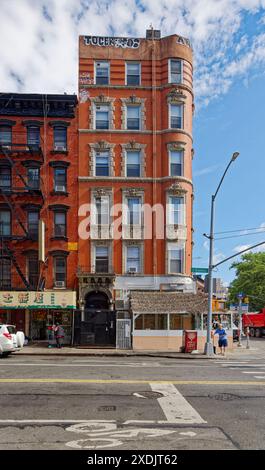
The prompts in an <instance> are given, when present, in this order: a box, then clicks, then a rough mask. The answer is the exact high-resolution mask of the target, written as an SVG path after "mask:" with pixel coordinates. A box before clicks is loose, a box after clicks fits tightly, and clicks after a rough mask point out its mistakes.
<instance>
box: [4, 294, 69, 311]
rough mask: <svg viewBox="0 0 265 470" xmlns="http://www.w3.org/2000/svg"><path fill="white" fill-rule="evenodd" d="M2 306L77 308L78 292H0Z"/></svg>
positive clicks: (12, 307) (13, 307)
mask: <svg viewBox="0 0 265 470" xmlns="http://www.w3.org/2000/svg"><path fill="white" fill-rule="evenodd" d="M0 308H3V309H4V308H8V309H16V308H30V309H31V308H34V309H42V308H64V309H66V308H71V309H73V308H76V292H74V291H68V292H57V291H43V292H34V291H25V292H20V291H10V292H8V291H5V292H0Z"/></svg>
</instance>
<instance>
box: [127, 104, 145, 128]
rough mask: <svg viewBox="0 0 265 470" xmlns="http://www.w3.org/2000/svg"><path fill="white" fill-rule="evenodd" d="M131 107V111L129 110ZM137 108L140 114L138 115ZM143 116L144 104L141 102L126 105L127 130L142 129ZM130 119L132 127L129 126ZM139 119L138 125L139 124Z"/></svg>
mask: <svg viewBox="0 0 265 470" xmlns="http://www.w3.org/2000/svg"><path fill="white" fill-rule="evenodd" d="M129 109H130V111H129ZM135 110H137V111H138V116H136V114H137V113H136V112H135ZM141 117H142V106H141V105H140V104H137V105H135V104H131V105H130V104H127V105H126V116H125V118H126V121H125V122H126V130H130V131H140V130H141ZM129 120H130V124H131V127H129V126H128V122H129ZM137 121H138V126H137Z"/></svg>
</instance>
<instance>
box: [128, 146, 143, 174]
mask: <svg viewBox="0 0 265 470" xmlns="http://www.w3.org/2000/svg"><path fill="white" fill-rule="evenodd" d="M125 159H126V161H125V175H126V176H127V177H128V178H139V177H140V176H141V150H126V157H125ZM128 170H129V171H128ZM130 173H131V174H130ZM133 173H134V174H133Z"/></svg>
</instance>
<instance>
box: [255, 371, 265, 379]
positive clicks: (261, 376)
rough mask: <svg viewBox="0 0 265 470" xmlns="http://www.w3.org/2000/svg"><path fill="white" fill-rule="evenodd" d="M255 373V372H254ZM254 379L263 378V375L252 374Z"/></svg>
mask: <svg viewBox="0 0 265 470" xmlns="http://www.w3.org/2000/svg"><path fill="white" fill-rule="evenodd" d="M256 374H257V372H256ZM254 379H261V380H262V379H265V375H254Z"/></svg>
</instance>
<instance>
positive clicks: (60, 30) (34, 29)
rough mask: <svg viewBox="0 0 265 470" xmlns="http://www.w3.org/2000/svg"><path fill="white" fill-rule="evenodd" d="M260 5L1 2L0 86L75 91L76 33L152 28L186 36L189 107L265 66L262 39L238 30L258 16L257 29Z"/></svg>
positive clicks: (179, 0)
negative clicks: (190, 65) (190, 63)
mask: <svg viewBox="0 0 265 470" xmlns="http://www.w3.org/2000/svg"><path fill="white" fill-rule="evenodd" d="M264 8H265V0H185V1H184V0H160V1H158V0H141V2H140V1H136V0H101V1H100V2H99V1H98V0H12V1H10V0H1V2H0V42H1V44H2V45H4V47H2V48H1V61H0V88H1V91H25V92H46V93H51V92H63V91H66V92H70V93H72V92H77V54H78V35H79V34H95V35H117V36H119V35H136V36H140V37H143V36H144V35H145V30H146V28H148V27H149V25H150V23H152V24H153V26H154V27H155V28H158V29H159V28H160V29H161V30H162V35H164V36H166V35H168V34H173V33H178V34H181V35H184V36H186V37H189V38H190V39H191V41H192V44H193V48H194V56H195V81H194V83H195V92H196V96H197V102H198V104H199V105H200V104H201V103H204V104H207V103H208V102H209V101H210V100H211V99H213V98H215V97H218V96H220V95H222V94H224V93H226V92H227V91H228V90H229V88H230V86H231V85H232V84H233V82H234V81H235V79H236V77H238V76H243V78H244V79H245V82H246V83H247V76H248V74H249V73H252V71H254V69H259V68H260V67H262V66H263V65H264V64H265V34H264V33H263V32H258V28H257V33H256V36H255V37H252V36H250V37H249V36H248V35H247V32H246V31H245V28H244V18H245V17H244V15H253V14H255V13H257V12H259V11H260V17H259V18H257V20H256V21H257V26H258V25H259V26H260V27H261V26H262V22H264V17H265V16H262V13H263V10H264ZM256 71H257V70H256ZM12 72H13V74H12ZM253 73H254V72H253ZM16 77H17V78H18V79H19V80H20V83H19V80H17V79H16Z"/></svg>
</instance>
